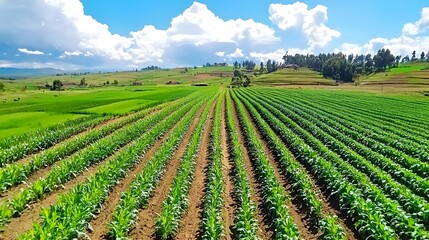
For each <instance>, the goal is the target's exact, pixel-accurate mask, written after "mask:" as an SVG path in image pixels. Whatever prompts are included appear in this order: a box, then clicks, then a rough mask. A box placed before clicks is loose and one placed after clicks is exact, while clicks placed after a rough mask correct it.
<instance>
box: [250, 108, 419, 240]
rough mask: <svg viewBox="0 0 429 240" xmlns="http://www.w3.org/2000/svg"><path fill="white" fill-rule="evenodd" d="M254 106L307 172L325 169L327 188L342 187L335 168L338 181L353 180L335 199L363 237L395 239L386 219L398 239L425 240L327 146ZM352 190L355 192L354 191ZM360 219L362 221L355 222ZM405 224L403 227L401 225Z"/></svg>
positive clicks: (294, 126) (400, 211) (293, 125)
mask: <svg viewBox="0 0 429 240" xmlns="http://www.w3.org/2000/svg"><path fill="white" fill-rule="evenodd" d="M254 106H255V107H256V108H257V109H258V111H261V115H263V117H264V119H265V120H267V122H269V124H270V126H271V127H272V128H273V129H276V132H277V134H279V135H280V136H281V138H282V140H283V141H285V142H286V144H288V145H289V146H290V147H291V148H292V149H293V151H294V152H295V153H294V154H296V156H298V157H299V158H300V160H302V161H303V163H304V164H307V165H309V170H310V171H314V170H315V167H317V169H318V172H317V174H315V175H317V176H319V177H322V175H321V171H322V170H323V171H325V168H326V176H325V177H326V178H328V177H329V181H328V180H325V182H326V183H327V185H328V187H329V188H331V187H332V188H335V189H336V188H338V187H339V186H341V185H338V184H339V183H338V181H336V180H335V178H332V176H333V175H335V174H334V173H333V172H335V171H338V170H332V169H336V168H337V167H338V169H339V170H340V172H338V175H339V176H337V177H338V178H341V179H343V178H344V176H346V177H347V178H348V179H352V178H354V179H355V180H354V181H353V185H349V183H348V182H347V185H344V187H343V188H342V189H343V190H341V193H342V194H343V195H339V196H338V197H339V198H340V205H341V206H342V207H343V208H345V209H348V211H349V214H350V215H351V218H352V219H354V221H356V222H355V226H356V228H357V229H358V230H359V231H361V232H362V234H363V235H368V236H374V235H377V236H378V235H379V238H386V236H390V237H393V236H394V235H392V234H393V230H392V228H389V227H387V223H386V222H385V219H383V218H384V217H386V218H387V219H389V225H390V224H392V225H393V226H397V227H395V230H396V231H397V232H398V234H400V235H401V236H419V237H422V238H425V237H426V236H427V233H426V232H425V231H424V230H423V229H421V228H419V227H418V225H416V223H415V222H414V221H413V220H412V218H410V217H408V216H407V214H405V213H404V212H403V210H402V209H400V207H398V205H397V204H396V203H395V202H393V201H391V200H390V199H387V198H386V197H385V196H384V195H383V194H382V193H381V192H380V191H379V190H378V189H377V188H376V187H374V186H373V185H372V184H371V183H370V182H369V181H368V180H367V178H366V177H365V176H363V175H362V174H361V173H360V172H358V171H356V170H355V169H353V168H352V167H351V166H349V165H348V163H345V162H344V161H343V160H342V159H340V158H338V157H337V156H335V154H333V153H332V152H330V151H329V149H327V148H326V146H324V145H323V144H321V143H320V142H318V141H316V140H315V139H314V137H313V136H311V134H309V133H307V132H305V131H302V129H301V130H300V128H299V126H297V124H296V123H294V122H293V121H290V122H288V120H287V119H285V118H283V121H285V122H288V126H285V125H284V123H283V122H281V121H279V120H278V119H276V117H274V116H273V115H272V114H271V113H269V112H268V111H267V110H266V109H270V111H272V112H277V113H280V111H279V110H278V109H277V108H273V107H272V106H271V105H267V104H264V106H265V107H266V109H264V108H261V107H260V106H258V104H257V103H254ZM279 116H281V115H279ZM289 124H290V125H289ZM291 130H294V131H298V130H299V135H300V136H301V137H305V139H306V140H307V142H308V143H309V144H311V146H312V147H314V148H316V149H318V151H320V152H319V153H320V154H321V155H323V156H324V157H327V158H328V159H329V160H330V161H333V163H335V167H334V166H333V165H332V163H330V162H325V161H324V160H323V161H322V159H321V158H318V157H317V155H318V153H316V152H315V151H314V150H313V149H312V148H310V147H308V146H307V145H303V144H304V143H303V142H302V140H301V139H299V138H297V137H296V135H295V134H294V133H292V132H291ZM297 133H298V132H297ZM299 142H302V143H303V144H301V145H298V143H299ZM303 146H305V147H303ZM303 151H306V152H308V153H307V155H309V156H311V157H305V155H304V156H303ZM303 157H304V158H303ZM322 163H323V164H322ZM315 164H317V165H315ZM321 167H323V168H321ZM328 169H329V170H328ZM329 174H330V175H329ZM341 175H343V176H341ZM343 184H344V183H343ZM346 186H347V187H346ZM355 187H356V190H358V191H356V190H354V188H355ZM344 190H347V191H344ZM338 191H340V190H334V192H336V193H339V192H338ZM362 193H364V194H365V195H366V196H369V197H370V199H372V200H373V201H374V202H372V201H370V200H369V199H368V200H367V201H365V200H363V199H361V197H359V195H360V194H362ZM342 197H344V199H342ZM358 207H359V208H358ZM360 211H371V212H373V214H372V215H373V217H370V216H372V215H370V214H364V215H363V214H360ZM356 215H357V216H356ZM381 216H384V217H381ZM362 217H364V218H365V219H360V220H358V219H359V218H362ZM405 222H406V224H405V225H404V223H405ZM383 236H384V237H383Z"/></svg>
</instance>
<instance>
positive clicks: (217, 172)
mask: <svg viewBox="0 0 429 240" xmlns="http://www.w3.org/2000/svg"><path fill="white" fill-rule="evenodd" d="M221 108H222V98H218V101H217V103H216V109H215V113H214V118H213V123H212V129H211V132H210V156H209V158H210V164H209V167H208V171H207V178H208V180H207V185H206V190H205V194H204V200H203V214H202V221H201V232H202V238H203V239H219V238H220V237H221V236H222V234H223V219H222V211H221V209H223V205H224V199H223V195H224V179H223V173H222V148H221V146H222V144H221V128H220V122H221V119H220V114H221Z"/></svg>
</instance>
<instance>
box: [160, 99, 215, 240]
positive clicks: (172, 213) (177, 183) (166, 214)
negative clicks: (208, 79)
mask: <svg viewBox="0 0 429 240" xmlns="http://www.w3.org/2000/svg"><path fill="white" fill-rule="evenodd" d="M212 104H213V100H212V101H210V102H209V103H207V105H206V106H205V108H204V111H203V113H202V114H201V117H200V120H199V121H198V123H197V126H196V127H195V130H194V132H193V133H192V135H191V137H190V141H189V144H188V146H187V148H186V151H185V153H184V154H183V156H182V157H181V161H180V167H179V170H178V171H177V174H176V177H175V178H174V180H173V183H172V187H171V188H170V190H169V193H168V195H167V197H166V199H165V200H164V202H163V203H162V210H161V213H160V214H159V216H158V217H157V219H156V226H155V228H156V234H157V236H158V237H159V238H160V239H169V238H173V237H174V235H175V233H177V231H178V229H179V225H180V222H179V221H180V218H181V216H182V215H183V213H184V212H185V211H186V209H187V208H188V204H189V199H188V193H189V189H190V187H191V184H192V180H193V176H194V171H195V159H196V157H197V154H198V152H199V151H200V149H199V148H200V142H201V138H202V135H203V132H204V126H205V124H206V122H207V117H208V113H209V110H210V106H211V105H212Z"/></svg>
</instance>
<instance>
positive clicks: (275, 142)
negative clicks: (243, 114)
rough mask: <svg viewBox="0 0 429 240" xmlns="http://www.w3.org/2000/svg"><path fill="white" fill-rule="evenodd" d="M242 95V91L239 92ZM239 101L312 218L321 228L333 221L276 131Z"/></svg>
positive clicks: (256, 112)
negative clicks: (327, 219) (323, 212)
mask: <svg viewBox="0 0 429 240" xmlns="http://www.w3.org/2000/svg"><path fill="white" fill-rule="evenodd" d="M239 93H241V91H240V92H239ZM238 96H239V99H240V100H241V101H242V102H243V103H244V105H245V106H246V108H247V109H248V110H249V112H250V115H251V116H252V118H253V120H254V121H255V123H256V125H257V127H258V129H259V130H260V132H261V134H262V136H263V137H264V139H265V140H266V141H267V142H268V143H269V146H270V147H271V150H272V151H273V153H275V155H276V156H277V159H278V161H279V163H280V165H281V167H282V168H283V169H284V170H285V173H286V175H287V177H288V178H289V180H290V181H291V183H293V184H292V186H293V190H294V191H295V192H296V193H297V197H298V198H299V199H300V200H301V201H302V202H303V203H304V205H305V206H306V209H307V211H308V213H309V214H310V216H312V217H313V218H314V219H315V220H316V221H318V222H319V228H321V227H322V226H321V225H322V224H321V223H322V222H323V221H325V218H329V219H331V222H332V221H333V220H332V219H335V218H332V217H330V216H325V215H324V214H322V211H321V208H322V202H321V200H320V199H319V198H318V196H317V194H316V192H314V191H313V188H312V184H311V182H310V178H309V177H308V175H307V174H306V173H305V172H304V171H303V170H302V168H301V166H300V164H299V163H298V162H297V161H296V160H295V159H294V157H293V155H292V154H291V153H290V152H289V150H288V149H287V148H286V147H285V146H284V144H282V142H281V140H280V138H279V137H278V136H277V135H276V134H275V133H274V131H273V130H272V129H271V128H270V126H269V125H268V124H267V123H266V122H265V121H264V120H263V119H262V117H261V116H260V114H259V113H258V111H257V110H256V109H255V108H254V107H253V106H252V105H251V104H250V103H249V101H248V100H247V99H245V98H244V97H241V96H240V95H238ZM335 226H337V227H338V229H337V230H336V231H335V232H342V236H343V237H344V236H345V234H344V232H343V230H342V229H341V227H340V226H339V225H338V224H336V225H335ZM337 236H338V234H335V236H332V238H333V239H342V238H336V237H337ZM326 238H327V239H330V238H331V236H329V235H327V236H326Z"/></svg>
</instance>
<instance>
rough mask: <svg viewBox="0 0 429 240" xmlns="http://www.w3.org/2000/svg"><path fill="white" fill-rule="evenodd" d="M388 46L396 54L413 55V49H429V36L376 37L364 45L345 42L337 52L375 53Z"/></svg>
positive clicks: (418, 50)
mask: <svg viewBox="0 0 429 240" xmlns="http://www.w3.org/2000/svg"><path fill="white" fill-rule="evenodd" d="M382 48H388V49H389V50H390V51H391V52H392V54H394V55H401V56H403V57H404V56H406V55H411V53H412V52H413V51H417V52H418V53H421V52H422V51H425V52H427V51H428V50H429V37H409V36H401V37H397V38H391V39H387V38H374V39H371V40H370V41H368V42H367V43H365V44H363V45H357V44H352V43H345V44H342V45H341V46H340V48H337V49H336V50H335V51H336V52H342V53H347V54H367V53H370V54H375V53H377V51H378V50H379V49H382Z"/></svg>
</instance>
